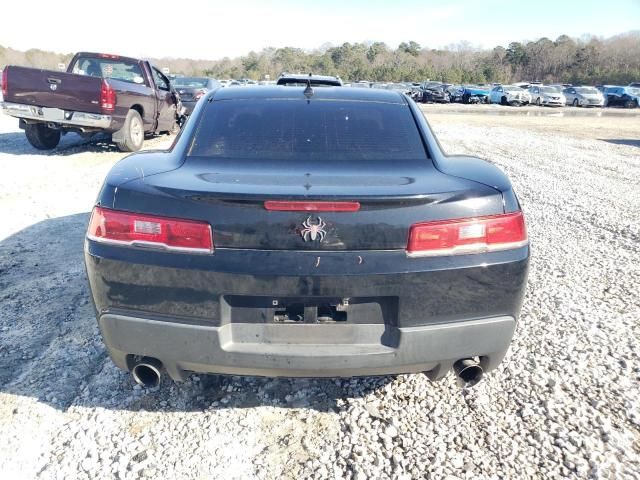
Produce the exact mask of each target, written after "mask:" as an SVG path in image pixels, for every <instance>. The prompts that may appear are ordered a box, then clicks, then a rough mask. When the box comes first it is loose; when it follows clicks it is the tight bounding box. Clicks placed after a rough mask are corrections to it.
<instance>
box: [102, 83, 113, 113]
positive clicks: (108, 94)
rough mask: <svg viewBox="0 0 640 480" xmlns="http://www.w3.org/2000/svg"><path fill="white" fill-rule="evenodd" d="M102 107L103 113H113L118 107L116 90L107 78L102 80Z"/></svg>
mask: <svg viewBox="0 0 640 480" xmlns="http://www.w3.org/2000/svg"><path fill="white" fill-rule="evenodd" d="M100 108H101V109H102V113H105V114H106V113H113V111H114V110H115V109H116V92H115V90H114V89H113V88H111V85H109V84H108V83H107V81H106V80H102V88H101V89H100Z"/></svg>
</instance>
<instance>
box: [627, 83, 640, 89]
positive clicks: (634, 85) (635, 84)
mask: <svg viewBox="0 0 640 480" xmlns="http://www.w3.org/2000/svg"><path fill="white" fill-rule="evenodd" d="M627 87H634V88H640V82H631V83H630V84H629V85H627Z"/></svg>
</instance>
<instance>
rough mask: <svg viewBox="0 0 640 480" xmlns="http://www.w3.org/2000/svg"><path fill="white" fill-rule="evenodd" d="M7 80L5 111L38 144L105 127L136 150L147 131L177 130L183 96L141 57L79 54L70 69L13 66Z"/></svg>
mask: <svg viewBox="0 0 640 480" xmlns="http://www.w3.org/2000/svg"><path fill="white" fill-rule="evenodd" d="M3 84H4V85H3V94H4V101H3V103H2V109H3V111H4V113H6V114H7V115H11V116H13V117H16V118H19V119H20V127H21V128H23V129H24V130H25V133H26V135H27V139H28V140H29V142H30V143H31V144H32V145H33V146H34V147H36V148H38V149H51V148H55V147H56V146H57V145H58V142H59V140H60V137H61V135H64V134H66V133H67V132H77V133H80V134H81V135H84V136H90V135H94V134H95V133H99V132H102V133H107V134H111V135H112V139H113V141H114V142H115V143H116V144H117V145H118V147H119V148H120V149H121V150H123V151H135V150H139V149H140V148H141V147H142V142H143V141H144V134H145V133H147V134H150V133H158V132H163V131H172V130H174V129H175V128H176V125H177V123H178V122H179V112H180V100H179V97H178V96H177V95H175V93H174V92H173V91H171V87H170V83H169V81H168V80H167V79H166V77H164V76H163V75H162V73H161V72H159V71H158V70H157V69H155V68H154V67H152V66H151V65H150V64H149V63H148V62H146V61H142V60H136V59H131V58H126V57H119V56H115V55H105V54H95V53H78V54H77V55H76V56H75V57H74V59H73V60H72V61H71V63H70V64H69V67H68V69H67V72H60V71H54V70H42V69H36V68H27V67H18V66H8V67H6V68H5V70H4V72H3Z"/></svg>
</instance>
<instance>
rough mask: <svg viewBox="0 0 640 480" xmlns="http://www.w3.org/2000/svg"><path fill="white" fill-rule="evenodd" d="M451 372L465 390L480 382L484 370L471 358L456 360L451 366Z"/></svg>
mask: <svg viewBox="0 0 640 480" xmlns="http://www.w3.org/2000/svg"><path fill="white" fill-rule="evenodd" d="M453 372H454V373H455V374H456V377H458V379H459V380H460V382H461V383H462V384H463V386H465V387H467V388H469V387H473V386H474V385H476V384H477V383H478V382H480V380H482V376H483V375H484V370H483V369H482V367H481V366H480V362H478V361H477V360H475V359H473V358H464V359H462V360H458V361H457V362H456V363H454V364H453Z"/></svg>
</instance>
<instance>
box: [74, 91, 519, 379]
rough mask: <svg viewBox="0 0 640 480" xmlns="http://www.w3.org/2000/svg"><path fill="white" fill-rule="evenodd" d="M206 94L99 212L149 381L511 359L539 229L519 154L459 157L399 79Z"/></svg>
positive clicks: (119, 353) (97, 239)
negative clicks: (511, 159) (507, 158)
mask: <svg viewBox="0 0 640 480" xmlns="http://www.w3.org/2000/svg"><path fill="white" fill-rule="evenodd" d="M204 100H206V101H204ZM204 100H203V101H201V102H199V103H198V105H197V106H196V110H195V112H194V114H193V116H192V119H193V121H189V122H187V124H186V126H185V127H184V129H183V132H182V135H181V136H180V138H179V139H178V141H177V142H176V143H175V145H174V146H173V147H172V148H171V150H170V151H166V152H148V153H144V154H134V155H131V156H129V157H127V158H126V159H125V160H123V161H121V162H119V163H117V164H116V165H115V166H114V167H113V169H112V170H111V172H110V173H109V174H108V175H107V177H106V179H105V181H104V184H103V186H102V188H101V189H100V193H99V196H98V198H97V202H96V205H95V208H94V209H93V213H92V216H91V220H90V222H89V227H88V231H87V236H86V244H85V245H86V246H85V263H86V269H87V277H88V280H89V285H90V289H91V294H92V297H93V302H94V305H95V313H96V316H97V322H98V325H99V327H100V330H101V332H102V338H103V339H104V342H105V345H106V349H107V351H108V353H109V355H110V356H111V358H112V359H113V361H114V362H115V364H116V365H117V366H118V367H120V368H122V369H125V370H127V371H131V373H132V375H133V378H134V380H136V381H137V382H138V383H141V384H142V385H144V386H156V385H157V384H158V383H159V382H160V375H161V374H162V372H166V373H167V374H168V375H169V376H170V377H171V378H173V379H174V380H184V379H186V378H187V376H188V375H189V373H190V372H202V373H215V374H229V375H264V376H285V377H336V376H337V377H349V376H356V375H386V374H397V373H409V372H425V373H426V374H427V375H428V376H429V377H430V378H432V379H437V378H442V377H443V376H444V375H446V374H447V372H448V371H450V370H451V369H453V370H454V371H455V373H456V374H457V375H458V377H459V378H460V379H461V380H462V381H463V383H465V384H474V383H476V382H477V381H479V380H480V378H481V377H482V374H483V370H484V371H487V370H491V369H494V368H496V367H497V366H498V365H499V364H500V362H501V361H502V358H503V357H504V355H505V353H506V352H507V350H508V348H509V345H510V342H511V339H512V336H513V333H514V330H515V328H516V323H517V318H518V315H519V312H520V308H521V304H522V300H523V295H524V290H525V287H526V284H527V270H528V263H529V244H528V238H527V232H526V228H525V222H524V215H523V212H522V210H521V208H520V204H519V202H518V199H517V197H516V194H515V193H514V190H513V187H512V185H511V182H510V181H509V179H508V178H507V176H506V175H505V174H504V173H503V172H502V171H501V170H500V169H499V168H497V167H496V166H494V165H493V164H492V163H490V162H485V161H483V160H481V159H479V158H473V157H469V156H459V157H455V156H448V155H445V154H444V153H443V152H442V150H441V149H440V146H439V144H438V142H437V141H436V138H435V136H434V133H433V131H432V130H431V128H430V127H429V125H428V123H427V122H426V120H425V118H424V115H423V114H422V112H421V111H420V110H419V109H418V108H417V107H416V105H415V103H414V102H412V101H409V100H408V99H407V98H406V96H405V95H403V94H400V93H399V92H396V91H393V90H386V89H361V88H340V87H337V88H332V87H326V88H312V89H311V91H309V89H308V88H306V87H287V88H283V87H245V88H244V89H239V88H222V89H217V90H214V91H211V92H209V93H207V94H206V96H205V99H204ZM149 173H150V174H149ZM151 299H152V300H151Z"/></svg>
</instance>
